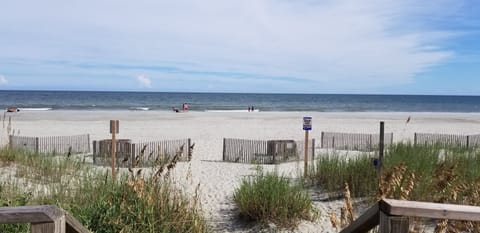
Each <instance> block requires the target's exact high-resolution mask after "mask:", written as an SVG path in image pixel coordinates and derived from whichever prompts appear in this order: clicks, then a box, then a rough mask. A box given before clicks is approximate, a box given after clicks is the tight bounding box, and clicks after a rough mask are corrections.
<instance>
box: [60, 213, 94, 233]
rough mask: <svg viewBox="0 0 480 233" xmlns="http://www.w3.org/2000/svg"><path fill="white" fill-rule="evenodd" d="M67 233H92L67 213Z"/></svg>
mask: <svg viewBox="0 0 480 233" xmlns="http://www.w3.org/2000/svg"><path fill="white" fill-rule="evenodd" d="M65 223H66V229H65V230H66V231H65V232H66V233H90V231H89V230H88V229H87V228H86V227H84V226H83V225H82V224H81V223H80V222H79V221H78V220H77V219H76V218H74V217H73V216H72V215H70V214H69V213H67V212H65Z"/></svg>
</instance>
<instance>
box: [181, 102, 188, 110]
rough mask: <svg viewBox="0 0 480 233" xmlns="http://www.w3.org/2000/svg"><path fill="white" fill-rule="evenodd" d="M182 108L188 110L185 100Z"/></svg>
mask: <svg viewBox="0 0 480 233" xmlns="http://www.w3.org/2000/svg"><path fill="white" fill-rule="evenodd" d="M182 108H183V111H188V104H187V103H186V102H185V103H183V106H182Z"/></svg>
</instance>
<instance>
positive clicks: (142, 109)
mask: <svg viewBox="0 0 480 233" xmlns="http://www.w3.org/2000/svg"><path fill="white" fill-rule="evenodd" d="M133 110H135V111H148V110H150V108H147V107H136V108H134V109H133Z"/></svg>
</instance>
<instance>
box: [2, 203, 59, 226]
mask: <svg viewBox="0 0 480 233" xmlns="http://www.w3.org/2000/svg"><path fill="white" fill-rule="evenodd" d="M62 216H63V211H62V210H61V209H60V208H58V207H56V206H51V205H41V206H17V207H0V224H12V223H46V222H54V221H56V220H57V219H59V218H61V217H62Z"/></svg>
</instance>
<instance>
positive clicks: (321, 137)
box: [320, 131, 324, 148]
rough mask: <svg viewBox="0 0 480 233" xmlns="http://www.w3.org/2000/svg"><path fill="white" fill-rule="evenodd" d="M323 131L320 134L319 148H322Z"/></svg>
mask: <svg viewBox="0 0 480 233" xmlns="http://www.w3.org/2000/svg"><path fill="white" fill-rule="evenodd" d="M323 134H324V132H323V131H322V133H321V136H320V148H323V137H324V135H323Z"/></svg>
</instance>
